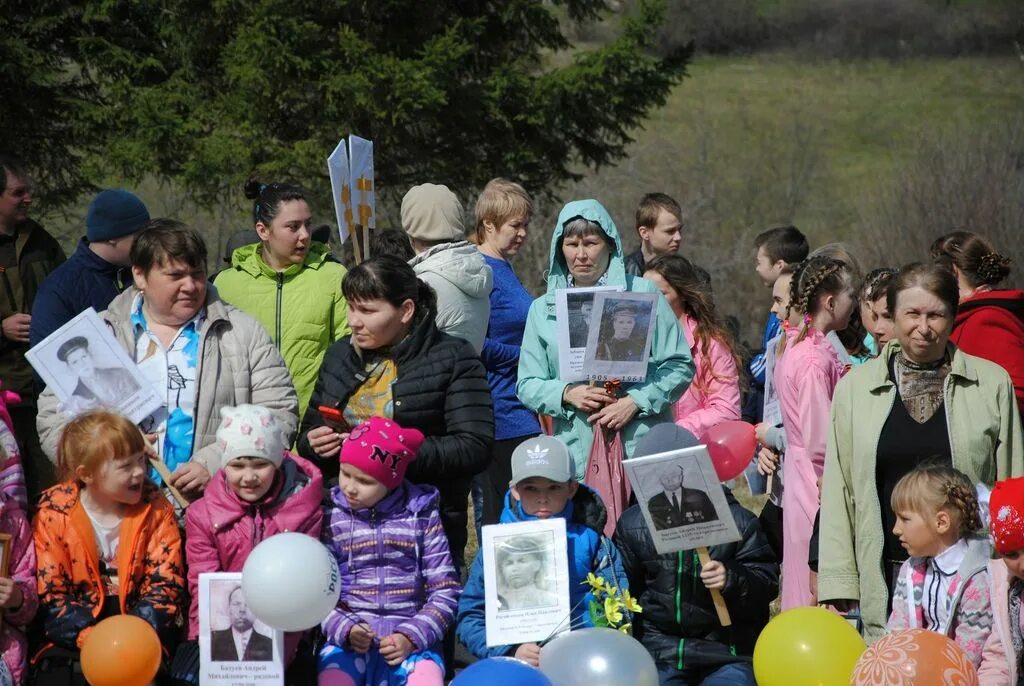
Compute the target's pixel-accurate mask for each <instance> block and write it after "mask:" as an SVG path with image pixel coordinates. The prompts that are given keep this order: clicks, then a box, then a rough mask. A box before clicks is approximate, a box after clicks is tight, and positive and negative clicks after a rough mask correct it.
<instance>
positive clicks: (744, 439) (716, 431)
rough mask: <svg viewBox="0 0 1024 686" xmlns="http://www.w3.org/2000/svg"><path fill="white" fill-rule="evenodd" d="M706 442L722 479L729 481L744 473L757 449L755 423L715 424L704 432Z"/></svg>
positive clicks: (719, 477)
mask: <svg viewBox="0 0 1024 686" xmlns="http://www.w3.org/2000/svg"><path fill="white" fill-rule="evenodd" d="M704 443H705V445H707V447H708V452H709V453H710V454H711V462H713V463H714V465H715V472H716V473H717V474H718V479H719V480H720V481H729V480H730V479H735V478H736V477H737V476H739V475H740V474H742V473H743V470H744V469H746V468H747V465H749V464H750V461H751V460H752V459H754V451H755V450H757V438H756V437H755V436H754V425H753V424H747V423H746V422H741V421H731V422H722V423H721V424H715V425H714V426H713V427H711V428H710V429H708V430H707V433H705V434H704Z"/></svg>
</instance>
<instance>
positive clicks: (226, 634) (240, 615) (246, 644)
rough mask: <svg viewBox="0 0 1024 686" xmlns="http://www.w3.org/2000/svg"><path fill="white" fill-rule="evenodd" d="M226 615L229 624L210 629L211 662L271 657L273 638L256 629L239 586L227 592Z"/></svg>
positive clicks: (267, 658)
mask: <svg viewBox="0 0 1024 686" xmlns="http://www.w3.org/2000/svg"><path fill="white" fill-rule="evenodd" d="M227 600H228V618H229V619H230V620H231V626H230V627H229V628H227V629H223V630H221V631H211V632H210V659H211V660H214V661H215V662H269V661H271V660H273V659H274V642H273V640H272V639H271V638H270V637H269V636H264V635H263V634H261V633H259V632H258V631H256V629H255V627H254V626H253V623H254V619H255V618H254V617H253V614H252V612H250V610H249V604H248V603H247V602H246V601H245V594H244V593H242V587H241V586H239V585H237V584H236V585H235V586H233V587H232V588H231V590H230V591H229V592H228V598H227Z"/></svg>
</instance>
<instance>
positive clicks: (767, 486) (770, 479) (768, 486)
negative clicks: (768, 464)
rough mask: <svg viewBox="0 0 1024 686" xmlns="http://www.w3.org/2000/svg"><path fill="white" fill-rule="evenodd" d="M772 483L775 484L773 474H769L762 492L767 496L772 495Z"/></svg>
mask: <svg viewBox="0 0 1024 686" xmlns="http://www.w3.org/2000/svg"><path fill="white" fill-rule="evenodd" d="M774 482H775V472H772V473H771V474H769V475H768V481H767V482H766V483H765V486H764V492H765V493H766V494H767V495H771V494H772V485H773V484H774Z"/></svg>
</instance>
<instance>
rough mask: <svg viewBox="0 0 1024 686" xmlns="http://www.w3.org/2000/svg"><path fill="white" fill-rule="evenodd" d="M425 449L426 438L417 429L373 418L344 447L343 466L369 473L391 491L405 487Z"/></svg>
mask: <svg viewBox="0 0 1024 686" xmlns="http://www.w3.org/2000/svg"><path fill="white" fill-rule="evenodd" d="M421 445H423V434H422V433H420V432H419V431H417V430H416V429H403V428H402V427H400V426H399V425H398V424H396V423H395V422H393V421H391V420H390V419H383V418H381V417H370V419H369V420H367V421H365V422H363V423H362V424H360V425H359V426H357V427H356V428H354V429H352V432H351V433H349V435H348V438H346V439H345V442H344V443H342V444H341V463H342V464H350V465H352V466H353V467H356V468H357V469H359V470H361V471H363V472H365V473H366V474H368V475H369V476H372V477H373V478H374V479H376V480H377V481H379V482H381V483H382V484H384V487H385V488H387V489H388V490H389V491H390V490H393V489H395V488H398V485H399V484H401V483H402V479H404V478H405V470H407V469H408V468H409V464H410V463H411V462H412V461H413V460H415V459H416V451H418V450H419V449H420V446H421Z"/></svg>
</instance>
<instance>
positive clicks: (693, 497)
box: [622, 445, 740, 555]
mask: <svg viewBox="0 0 1024 686" xmlns="http://www.w3.org/2000/svg"><path fill="white" fill-rule="evenodd" d="M622 465H623V467H624V468H625V470H626V476H627V477H628V478H629V482H630V484H632V486H633V493H634V494H635V495H636V502H637V506H638V507H639V508H640V511H641V512H642V513H643V515H644V521H645V522H646V523H647V528H648V530H649V531H650V533H651V540H652V541H653V542H654V547H655V549H656V550H657V551H658V553H659V554H661V555H664V554H665V553H674V552H676V551H679V550H693V549H696V548H701V547H710V546H713V545H719V544H722V543H731V542H732V541H736V540H739V538H740V534H739V530H738V529H737V528H736V521H735V520H734V519H733V516H732V512H731V511H730V510H729V502H728V500H727V499H726V495H725V489H723V488H722V484H721V482H719V480H718V475H717V474H716V473H715V466H714V465H713V464H712V462H711V456H710V455H709V454H708V449H707V446H704V445H697V446H694V447H690V448H680V449H678V450H671V451H669V452H664V453H659V454H657V455H648V456H645V457H634V458H632V459H630V460H626V461H625V462H623V463H622Z"/></svg>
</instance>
